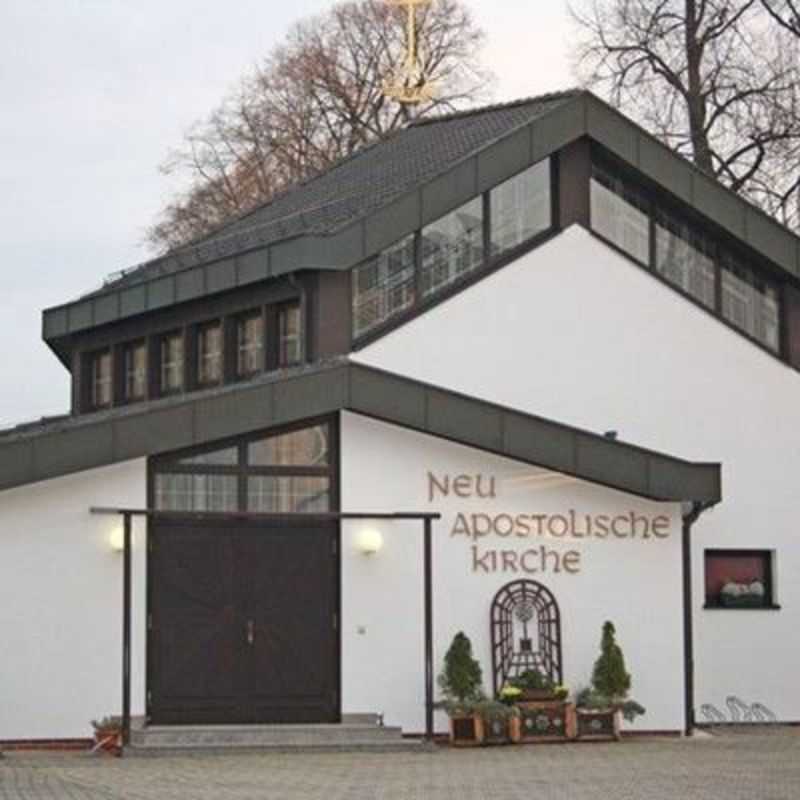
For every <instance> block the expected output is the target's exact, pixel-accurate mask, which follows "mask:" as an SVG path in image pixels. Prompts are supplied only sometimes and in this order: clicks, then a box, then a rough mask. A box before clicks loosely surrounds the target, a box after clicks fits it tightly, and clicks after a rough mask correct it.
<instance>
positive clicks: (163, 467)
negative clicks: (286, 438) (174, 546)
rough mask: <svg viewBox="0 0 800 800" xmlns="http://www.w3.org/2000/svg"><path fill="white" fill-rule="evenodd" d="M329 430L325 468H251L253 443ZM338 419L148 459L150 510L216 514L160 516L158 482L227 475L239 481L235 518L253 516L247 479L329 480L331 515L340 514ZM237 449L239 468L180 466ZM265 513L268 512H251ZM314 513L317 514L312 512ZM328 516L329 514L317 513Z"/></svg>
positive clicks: (304, 423) (319, 419)
mask: <svg viewBox="0 0 800 800" xmlns="http://www.w3.org/2000/svg"><path fill="white" fill-rule="evenodd" d="M322 425H324V426H327V429H328V459H327V461H328V463H327V464H326V465H324V466H294V465H283V466H256V465H250V464H249V461H248V454H247V450H248V447H249V445H250V444H251V443H253V442H257V441H260V440H262V439H265V438H268V437H272V436H280V435H283V434H286V433H292V432H295V431H299V430H304V429H306V428H314V427H317V426H322ZM339 435H340V434H339V415H338V414H334V415H328V416H324V417H314V418H310V419H306V420H302V421H300V422H295V423H292V424H289V425H281V426H276V427H274V428H267V429H265V430H261V431H258V432H256V433H248V434H245V435H243V436H234V437H228V438H226V439H220V440H217V441H214V442H207V443H205V444H203V445H199V446H195V447H191V448H184V449H182V450H177V451H175V452H171V453H165V454H161V455H158V456H151V457H150V458H149V459H148V470H147V492H148V507H149V508H152V509H154V510H155V511H156V512H157V513H167V514H170V515H176V514H177V515H180V514H186V515H189V516H191V515H196V514H198V513H199V514H202V513H213V512H197V511H185V512H180V511H167V512H158V509H157V508H156V479H157V477H158V476H159V475H228V476H235V477H236V479H237V509H236V510H235V511H231V512H224V513H232V514H242V513H251V512H249V511H248V478H250V477H258V476H263V477H278V478H284V477H325V478H327V479H328V512H335V511H338V510H339V503H340V478H339V475H340V466H339V465H340V443H339ZM233 447H235V448H237V449H238V451H239V457H238V461H237V464H235V465H224V464H216V465H213V464H212V465H209V464H179V463H178V462H179V461H180V460H181V459H186V458H192V457H196V456H198V455H202V454H204V453H208V452H214V451H217V450H225V449H228V448H233ZM252 513H266V512H252ZM302 513H304V512H279V513H275V514H273V515H272V516H278V517H280V516H290V517H297V516H300V515H302ZM310 513H314V512H310ZM317 513H327V512H317Z"/></svg>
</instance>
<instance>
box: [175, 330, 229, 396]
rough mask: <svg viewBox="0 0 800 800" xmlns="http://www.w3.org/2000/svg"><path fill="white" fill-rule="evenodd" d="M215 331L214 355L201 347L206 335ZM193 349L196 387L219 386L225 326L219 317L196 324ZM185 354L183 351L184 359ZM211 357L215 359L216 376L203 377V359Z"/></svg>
mask: <svg viewBox="0 0 800 800" xmlns="http://www.w3.org/2000/svg"><path fill="white" fill-rule="evenodd" d="M211 331H215V332H216V334H217V337H218V345H219V346H218V349H217V351H216V355H214V353H213V352H211V353H210V355H209V354H208V353H205V352H204V350H203V347H204V345H205V344H207V339H206V337H207V335H208V334H209V333H210V332H211ZM194 349H195V353H194V356H195V372H196V375H195V382H196V384H197V386H198V388H201V389H206V388H208V387H209V386H219V385H220V384H221V383H222V382H223V380H224V377H225V326H224V325H223V323H222V320H220V319H211V320H208V321H207V322H201V323H199V324H198V325H197V328H196V335H195V339H194ZM185 357H186V355H185V353H184V359H185ZM212 358H216V361H217V376H216V377H211V378H208V377H204V376H203V368H204V366H203V364H204V360H205V361H208V360H211V359H212Z"/></svg>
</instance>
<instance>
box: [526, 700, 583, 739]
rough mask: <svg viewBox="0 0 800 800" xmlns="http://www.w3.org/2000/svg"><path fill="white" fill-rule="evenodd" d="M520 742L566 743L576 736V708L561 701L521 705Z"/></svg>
mask: <svg viewBox="0 0 800 800" xmlns="http://www.w3.org/2000/svg"><path fill="white" fill-rule="evenodd" d="M518 706H519V711H520V718H519V725H520V741H522V742H565V741H568V740H570V739H574V738H575V735H576V724H575V706H574V705H573V704H572V703H565V702H562V701H560V700H547V701H540V702H523V703H519V704H518Z"/></svg>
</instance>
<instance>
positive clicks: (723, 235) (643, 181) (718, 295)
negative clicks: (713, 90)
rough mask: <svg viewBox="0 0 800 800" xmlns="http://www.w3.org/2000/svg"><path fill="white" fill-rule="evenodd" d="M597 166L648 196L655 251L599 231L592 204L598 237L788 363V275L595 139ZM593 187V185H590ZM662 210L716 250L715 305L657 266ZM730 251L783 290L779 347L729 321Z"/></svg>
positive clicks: (592, 156) (780, 293)
mask: <svg viewBox="0 0 800 800" xmlns="http://www.w3.org/2000/svg"><path fill="white" fill-rule="evenodd" d="M590 159H591V164H592V166H594V165H595V164H596V165H597V166H598V167H599V168H600V169H603V170H606V171H609V170H612V171H614V172H615V173H617V174H618V175H619V177H620V179H621V180H622V181H624V182H625V183H627V184H629V185H631V186H632V187H633V188H634V189H636V190H637V191H638V193H639V194H640V195H641V196H642V197H643V198H644V199H646V201H647V203H648V209H649V210H648V212H647V213H648V218H649V221H650V252H649V254H648V260H647V261H641V260H640V259H638V258H636V256H634V255H631V254H630V253H629V252H628V251H627V250H625V249H623V248H622V247H620V246H619V245H617V244H616V243H615V242H613V241H612V240H610V239H607V238H606V237H605V236H603V234H602V233H601V232H599V231H597V230H595V228H594V225H593V222H592V219H591V203H590V204H589V205H590V213H589V220H588V229H589V232H590V233H591V235H592V236H595V237H596V238H597V239H599V240H600V241H602V242H603V243H604V244H606V245H607V246H608V247H610V248H611V249H612V250H616V251H617V252H618V253H620V254H621V255H622V256H624V257H625V258H627V259H629V260H630V261H633V262H634V263H635V264H638V265H639V266H640V267H642V268H644V269H646V270H647V271H648V272H649V273H650V274H651V275H652V276H653V277H654V278H655V279H656V280H658V281H660V282H661V283H663V284H664V285H665V286H668V287H669V288H670V289H672V290H673V291H675V292H677V293H678V294H680V295H681V296H682V297H684V298H685V299H686V300H688V301H689V302H691V303H694V305H696V306H697V307H698V308H700V309H702V310H703V311H704V312H705V313H706V314H711V316H713V317H714V319H716V320H717V321H718V322H720V323H722V324H723V325H725V326H726V327H727V328H729V329H730V330H732V331H735V332H736V333H737V334H738V335H739V336H742V337H744V338H745V339H746V340H747V341H748V342H750V343H751V344H754V345H755V346H756V347H758V348H760V349H761V350H762V351H763V352H765V353H768V354H769V355H770V356H772V357H773V358H777V359H779V360H780V361H782V362H783V363H788V358H787V344H786V315H785V304H784V297H783V295H784V291H783V286H784V284H785V282H786V281H785V279H784V278H783V277H782V276H781V275H780V273H779V272H778V271H777V270H776V268H775V267H774V266H772V265H771V264H770V263H769V262H768V261H767V260H765V258H764V257H763V256H761V255H760V254H758V253H755V252H753V251H751V250H749V249H748V248H747V246H746V245H745V244H744V243H743V242H742V241H740V240H738V239H736V238H735V237H733V236H732V235H731V234H730V233H728V232H727V231H725V230H724V229H722V228H721V227H720V226H719V225H717V224H715V223H713V222H710V221H708V220H706V219H704V218H703V217H702V215H701V214H700V213H699V212H697V211H696V210H694V209H693V208H690V207H687V206H686V205H684V204H682V203H681V201H680V199H676V198H673V197H671V196H670V195H669V194H668V193H667V192H666V191H665V190H664V189H663V188H662V187H660V186H658V185H656V184H654V183H653V181H651V180H648V179H647V178H646V177H645V176H642V175H640V174H639V173H637V172H636V170H634V169H633V168H632V167H631V166H630V165H629V164H625V163H624V162H622V161H620V160H619V158H618V157H616V156H614V154H613V153H611V152H609V151H608V150H607V149H606V148H604V147H602V146H601V145H599V144H597V143H595V142H593V143H592V146H591V154H590ZM589 191H591V185H590V186H589ZM658 210H663V211H664V212H665V213H666V214H668V215H671V216H673V217H676V218H677V219H678V220H683V221H685V222H686V223H687V224H688V225H689V226H691V227H693V228H695V229H698V230H699V232H700V233H702V234H703V235H704V236H705V237H706V239H707V240H708V243H709V245H710V246H711V248H712V249H713V254H714V255H713V261H714V280H715V303H714V307H713V308H711V307H709V306H707V305H705V304H704V303H703V302H702V301H700V300H699V299H698V298H697V297H695V296H694V295H692V294H690V293H689V292H687V291H685V290H684V289H683V288H682V287H681V286H678V285H677V284H675V283H673V282H672V281H670V280H669V279H668V278H666V277H665V276H664V275H662V274H661V273H660V272H659V271H658V269H657V268H656V251H655V248H656V238H655V237H656V230H655V228H656V220H657V217H658ZM725 253H727V254H729V255H730V257H732V258H733V259H734V260H736V261H739V262H741V263H742V264H743V265H744V266H746V267H747V268H749V269H750V270H751V271H752V272H753V273H754V274H755V275H757V276H758V278H759V279H760V280H763V281H764V282H766V283H769V284H771V285H772V286H773V287H774V288H775V289H776V291H777V300H778V348H777V349H773V348H772V347H770V346H769V345H768V344H766V343H765V342H764V341H762V340H761V339H758V338H757V337H755V336H751V335H750V334H749V333H748V332H747V331H746V330H744V329H743V328H740V327H739V326H737V325H735V324H734V323H733V322H731V321H729V320H728V319H727V318H726V317H725V316H724V315H723V313H722V275H721V272H722V261H723V254H725Z"/></svg>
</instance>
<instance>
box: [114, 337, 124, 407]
mask: <svg viewBox="0 0 800 800" xmlns="http://www.w3.org/2000/svg"><path fill="white" fill-rule="evenodd" d="M127 402H128V398H127V397H126V396H125V345H123V344H115V345H114V346H113V347H112V348H111V405H112V406H122V405H125V403H127Z"/></svg>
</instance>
